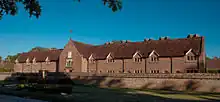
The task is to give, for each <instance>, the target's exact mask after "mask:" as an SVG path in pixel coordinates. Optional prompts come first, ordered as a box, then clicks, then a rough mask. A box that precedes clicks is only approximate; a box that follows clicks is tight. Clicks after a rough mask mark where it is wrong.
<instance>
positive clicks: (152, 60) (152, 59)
mask: <svg viewBox="0 0 220 102" xmlns="http://www.w3.org/2000/svg"><path fill="white" fill-rule="evenodd" d="M150 59H151V62H158V61H159V58H158V57H150Z"/></svg>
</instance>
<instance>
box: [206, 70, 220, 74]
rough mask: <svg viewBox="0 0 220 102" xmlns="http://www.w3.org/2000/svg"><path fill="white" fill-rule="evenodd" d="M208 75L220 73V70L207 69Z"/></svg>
mask: <svg viewBox="0 0 220 102" xmlns="http://www.w3.org/2000/svg"><path fill="white" fill-rule="evenodd" d="M208 73H220V70H214V69H213V70H210V69H209V70H208Z"/></svg>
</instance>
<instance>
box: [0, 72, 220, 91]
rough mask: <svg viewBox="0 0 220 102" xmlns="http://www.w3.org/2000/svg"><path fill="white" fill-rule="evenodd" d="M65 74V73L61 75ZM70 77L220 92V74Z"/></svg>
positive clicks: (129, 85) (107, 84)
mask: <svg viewBox="0 0 220 102" xmlns="http://www.w3.org/2000/svg"><path fill="white" fill-rule="evenodd" d="M63 74H65V73H62V74H60V75H63ZM10 76H11V73H0V80H4V79H5V78H6V77H10ZM53 76H56V77H59V75H58V74H56V73H55V74H53V75H52V76H50V77H53ZM69 77H70V78H72V79H73V80H74V82H75V83H77V84H88V85H97V86H100V87H119V88H136V89H163V90H179V91H204V92H220V74H209V73H194V74H189V73H184V74H183V73H180V74H128V73H127V74H126V73H123V74H95V73H69Z"/></svg>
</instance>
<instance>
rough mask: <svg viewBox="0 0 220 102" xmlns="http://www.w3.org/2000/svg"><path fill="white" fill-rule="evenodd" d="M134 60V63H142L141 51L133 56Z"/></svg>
mask: <svg viewBox="0 0 220 102" xmlns="http://www.w3.org/2000/svg"><path fill="white" fill-rule="evenodd" d="M133 60H134V62H142V55H141V54H140V52H139V51H137V52H135V54H134V55H133Z"/></svg>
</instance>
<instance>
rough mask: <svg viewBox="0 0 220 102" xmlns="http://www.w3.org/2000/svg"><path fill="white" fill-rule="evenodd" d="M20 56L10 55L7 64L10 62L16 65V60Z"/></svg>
mask: <svg viewBox="0 0 220 102" xmlns="http://www.w3.org/2000/svg"><path fill="white" fill-rule="evenodd" d="M18 56H19V54H16V55H8V56H7V57H6V58H5V60H6V61H7V62H10V63H14V62H15V60H16V59H17V58H18Z"/></svg>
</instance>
